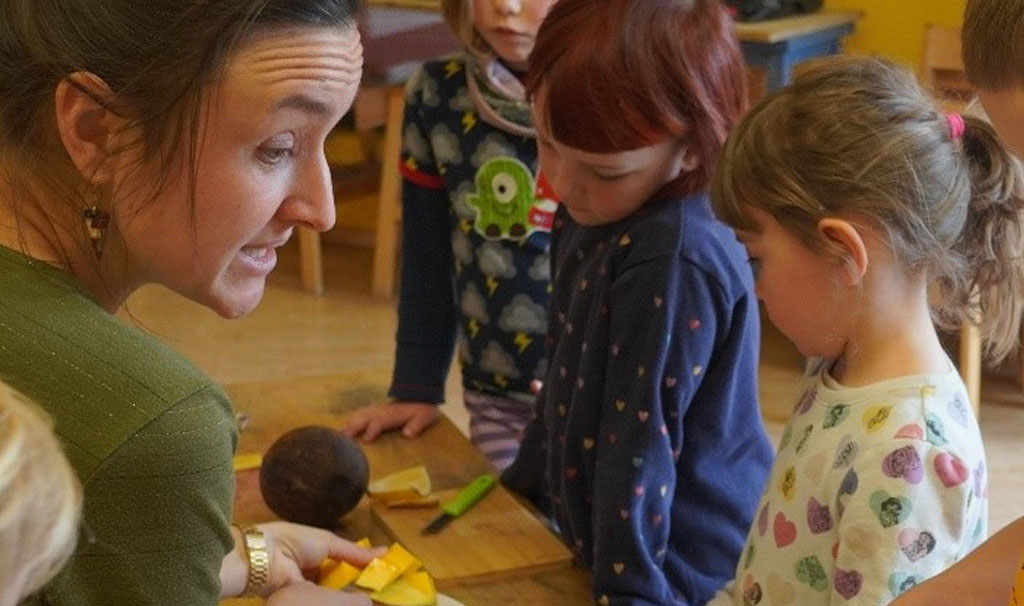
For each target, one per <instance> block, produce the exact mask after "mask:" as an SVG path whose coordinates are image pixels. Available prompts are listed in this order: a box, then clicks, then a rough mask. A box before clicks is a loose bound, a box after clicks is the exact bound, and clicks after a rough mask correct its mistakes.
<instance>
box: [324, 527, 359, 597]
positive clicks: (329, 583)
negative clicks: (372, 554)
mask: <svg viewBox="0 0 1024 606" xmlns="http://www.w3.org/2000/svg"><path fill="white" fill-rule="evenodd" d="M356 545H357V546H358V547H367V548H368V547H370V539H369V538H366V537H363V538H362V539H359V540H358V541H356ZM361 573H362V569H361V568H357V567H355V566H353V565H352V564H349V563H348V562H339V561H337V560H333V559H331V558H327V559H326V560H324V561H323V562H321V564H320V576H319V577H318V580H317V582H318V583H319V584H320V585H322V586H323V587H330V588H331V589H344V588H345V587H348V586H349V585H351V584H352V581H354V580H356V579H357V578H358V577H359V575H360V574H361Z"/></svg>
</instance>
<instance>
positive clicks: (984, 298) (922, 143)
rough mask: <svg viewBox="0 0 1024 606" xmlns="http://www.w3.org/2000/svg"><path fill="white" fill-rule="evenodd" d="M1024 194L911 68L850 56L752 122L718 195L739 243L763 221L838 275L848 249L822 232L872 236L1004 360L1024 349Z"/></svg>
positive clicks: (825, 66) (732, 148)
mask: <svg viewBox="0 0 1024 606" xmlns="http://www.w3.org/2000/svg"><path fill="white" fill-rule="evenodd" d="M1020 186H1021V172H1020V166H1019V165H1018V163H1017V162H1016V161H1015V160H1014V158H1013V157H1012V156H1010V155H1009V154H1008V153H1007V152H1006V151H1005V150H1004V149H1003V148H1002V147H1001V146H1000V144H999V143H998V141H997V139H996V136H995V133H994V132H993V130H992V129H991V127H990V126H989V125H988V124H986V123H984V122H983V121H981V120H978V119H975V118H971V117H961V116H959V115H957V114H952V115H947V114H945V113H943V112H942V111H940V110H939V109H937V107H936V106H935V104H934V103H933V102H932V100H931V99H930V98H929V97H928V95H927V94H926V93H925V92H924V91H923V90H922V88H921V87H920V86H919V85H918V84H917V83H916V81H915V79H914V77H913V75H912V74H910V73H909V72H908V71H907V70H904V69H902V68H899V67H896V66H894V65H892V64H890V63H888V62H886V61H883V60H880V59H872V58H854V57H840V58H834V59H830V60H826V61H822V62H817V63H816V64H814V65H813V66H811V67H810V68H809V69H808V70H806V71H805V72H804V73H802V74H801V75H800V76H799V77H797V79H796V80H795V81H794V83H793V84H792V86H790V87H789V88H787V89H785V90H783V91H780V92H778V93H775V94H773V95H770V96H768V97H766V98H765V99H764V100H763V101H762V102H761V103H760V104H758V105H757V106H756V107H755V108H754V109H753V110H752V111H751V112H750V113H749V114H748V115H747V116H746V117H745V118H744V120H743V121H742V122H741V123H740V125H739V126H738V127H737V128H736V129H735V130H734V131H733V132H732V133H731V134H730V136H729V139H728V141H727V142H726V145H725V149H724V151H723V154H722V157H721V160H720V162H719V166H718V171H717V174H716V176H715V180H714V183H713V191H712V197H713V199H714V204H715V209H716V212H717V213H718V215H719V217H721V218H722V219H723V220H725V221H726V222H728V223H730V224H731V225H733V227H735V228H736V229H737V230H739V231H740V232H741V233H742V232H750V233H759V232H760V231H761V230H762V228H763V225H761V224H759V222H758V220H757V219H756V218H757V217H758V215H759V213H765V215H762V216H770V217H771V218H772V219H774V223H773V225H774V224H775V223H777V224H778V225H779V226H781V228H782V230H783V232H785V234H787V237H794V238H795V239H796V240H798V241H799V242H800V243H802V245H803V246H804V247H806V249H807V250H809V251H812V252H813V253H815V256H817V257H819V258H828V259H830V260H831V261H835V262H838V264H839V265H838V266H843V265H844V264H846V263H847V262H849V261H850V259H849V250H848V249H847V248H846V247H844V246H842V245H840V244H841V242H839V241H838V240H836V239H834V238H831V237H828V234H827V233H826V231H825V230H823V227H822V226H823V225H827V222H828V221H831V220H832V219H833V218H837V217H838V218H842V219H844V220H845V221H847V222H849V224H851V225H856V226H859V228H860V229H861V230H862V231H863V232H864V233H868V232H870V233H871V234H872V235H873V237H877V240H878V241H879V242H880V243H881V248H882V249H884V250H885V254H886V258H888V259H891V260H892V261H893V263H892V264H891V265H893V266H894V267H895V271H896V272H897V273H898V274H899V275H900V276H901V277H903V278H904V279H905V282H906V283H907V284H918V283H921V284H924V285H930V286H932V287H934V289H935V292H934V294H935V295H936V296H935V297H933V305H932V313H933V317H934V318H935V319H936V320H937V322H938V323H939V325H940V326H943V327H947V328H949V327H952V326H954V325H956V324H958V323H960V322H962V321H964V320H968V319H977V318H978V317H979V314H980V318H981V319H982V320H983V326H982V328H983V333H984V336H986V337H987V341H988V353H989V354H990V356H991V357H992V358H994V359H1000V358H1002V357H1003V356H1005V355H1006V354H1007V353H1009V352H1010V351H1011V350H1012V349H1013V347H1014V345H1015V344H1016V343H1017V341H1018V337H1017V335H1018V334H1019V327H1020V315H1021V309H1022V305H1024V297H1022V296H1021V295H1024V261H1022V255H1024V234H1022V226H1021V215H1022V203H1021V200H1020V199H1019V198H1018V193H1019V188H1020ZM752 209H753V210H752ZM823 222H824V223H823ZM762 223H763V222H762ZM873 262H874V261H873ZM804 286H805V285H800V284H793V285H792V287H791V288H792V289H794V291H799V290H800V289H801V288H803V287H804Z"/></svg>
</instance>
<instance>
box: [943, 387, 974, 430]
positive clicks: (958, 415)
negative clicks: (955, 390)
mask: <svg viewBox="0 0 1024 606" xmlns="http://www.w3.org/2000/svg"><path fill="white" fill-rule="evenodd" d="M946 408H947V411H948V412H949V416H950V418H952V419H953V420H954V421H956V422H957V423H959V424H960V426H961V427H967V425H968V423H970V418H971V413H970V412H969V411H968V409H967V404H966V403H964V400H963V398H962V397H960V394H957V396H956V397H955V398H953V400H952V401H950V403H949V405H948V406H947V407H946Z"/></svg>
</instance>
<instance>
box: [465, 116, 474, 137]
mask: <svg viewBox="0 0 1024 606" xmlns="http://www.w3.org/2000/svg"><path fill="white" fill-rule="evenodd" d="M474 126H476V114H474V113H473V112H466V113H465V114H463V115H462V134H464V135H465V134H466V133H468V132H469V131H471V130H473V127H474Z"/></svg>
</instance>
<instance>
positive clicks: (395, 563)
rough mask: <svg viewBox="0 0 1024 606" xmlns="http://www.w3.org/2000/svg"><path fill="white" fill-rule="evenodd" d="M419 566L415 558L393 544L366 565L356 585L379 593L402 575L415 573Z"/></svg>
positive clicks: (419, 563)
mask: <svg viewBox="0 0 1024 606" xmlns="http://www.w3.org/2000/svg"><path fill="white" fill-rule="evenodd" d="M420 566H422V563H421V562H420V561H419V560H417V559H416V556H414V555H412V554H411V553H409V552H408V550H406V548H405V547H402V545H401V544H399V543H394V544H393V545H391V548H390V549H388V552H387V553H385V554H384V555H383V556H381V557H379V558H374V559H373V560H372V561H371V562H370V563H369V564H367V565H366V568H364V569H363V573H362V574H360V575H359V578H357V579H356V585H359V586H360V587H364V588H366V589H372V590H373V591H380V590H381V589H384V588H385V587H387V586H388V585H389V584H391V583H392V582H393V581H394V580H395V579H397V578H398V577H399V576H401V575H402V574H403V573H405V572H415V571H416V570H419V568H420Z"/></svg>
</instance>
